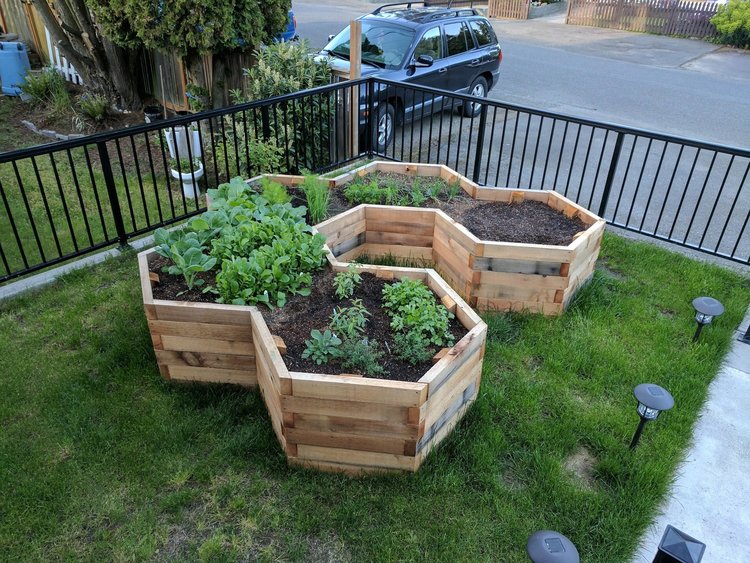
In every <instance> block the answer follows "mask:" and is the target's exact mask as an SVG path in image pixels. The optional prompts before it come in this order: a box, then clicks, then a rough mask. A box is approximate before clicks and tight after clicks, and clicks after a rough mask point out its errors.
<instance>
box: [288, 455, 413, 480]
mask: <svg viewBox="0 0 750 563" xmlns="http://www.w3.org/2000/svg"><path fill="white" fill-rule="evenodd" d="M287 461H288V463H289V465H292V466H295V467H300V468H303V469H314V470H316V471H325V472H326V473H342V474H344V475H348V476H350V477H359V476H361V475H368V474H375V473H377V474H380V473H384V474H385V473H403V472H404V470H402V469H385V468H382V467H365V466H362V465H352V464H345V463H327V462H324V461H313V460H311V459H300V458H298V457H296V455H295V456H294V457H290V458H288V460H287Z"/></svg>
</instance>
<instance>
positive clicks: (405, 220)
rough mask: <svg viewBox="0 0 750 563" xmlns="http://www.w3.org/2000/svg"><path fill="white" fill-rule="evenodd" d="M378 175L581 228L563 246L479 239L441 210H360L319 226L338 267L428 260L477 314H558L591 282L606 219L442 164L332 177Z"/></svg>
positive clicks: (381, 167)
mask: <svg viewBox="0 0 750 563" xmlns="http://www.w3.org/2000/svg"><path fill="white" fill-rule="evenodd" d="M375 172H380V173H390V174H405V175H411V176H425V177H440V178H442V179H443V180H445V181H446V182H448V183H452V182H458V184H459V185H460V187H461V189H462V191H463V193H464V194H466V195H467V196H469V197H471V198H473V199H475V200H478V201H484V202H501V203H508V204H517V203H521V202H529V201H531V202H541V203H543V204H544V205H546V206H548V207H550V208H552V209H553V210H555V211H557V212H559V213H561V214H563V215H564V216H565V217H567V218H572V219H577V220H579V221H580V222H581V224H582V230H581V231H579V232H577V233H576V234H575V235H574V236H573V240H572V242H570V243H569V244H566V245H551V244H531V243H520V242H503V241H492V240H481V239H480V238H479V237H477V236H475V235H474V234H472V233H471V232H470V231H469V229H467V228H466V227H465V226H464V225H462V224H461V223H459V222H457V221H455V220H453V219H452V218H451V217H449V216H448V214H446V213H445V212H443V211H442V210H439V209H429V208H412V207H397V206H383V205H360V206H358V207H355V208H353V209H350V210H348V211H346V212H344V213H341V214H339V215H337V216H335V217H333V218H331V219H328V220H327V221H324V222H323V223H320V224H319V225H317V229H318V231H319V232H320V233H322V234H323V235H324V236H325V237H326V240H327V242H328V245H329V247H330V248H331V251H332V252H333V254H334V256H336V258H337V259H338V260H339V261H341V262H348V261H351V260H355V259H357V258H358V257H360V256H362V255H367V256H369V257H379V256H383V255H392V256H395V257H397V258H408V259H417V260H424V261H429V262H432V263H434V264H435V266H436V268H437V270H438V271H439V272H440V274H441V275H442V276H443V278H444V279H445V280H446V281H448V282H449V283H450V284H451V286H453V288H454V289H456V291H458V293H459V294H460V295H461V296H463V297H464V298H465V299H466V300H467V301H468V302H469V304H470V305H472V306H475V307H476V308H477V309H479V310H514V311H521V310H526V311H531V312H540V313H544V314H548V315H556V314H560V313H562V312H563V311H564V310H565V308H566V307H567V305H568V304H569V303H570V301H571V299H572V297H573V296H574V295H575V293H576V291H577V290H578V289H579V288H580V287H581V286H582V285H583V284H584V283H585V282H586V281H587V280H588V279H589V278H590V277H591V275H592V274H593V272H594V266H595V264H596V260H597V258H598V255H599V248H600V245H601V240H602V235H603V232H604V226H605V222H604V221H603V220H602V219H600V218H599V217H597V216H596V215H594V214H593V213H591V212H590V211H588V210H586V209H584V208H583V207H581V206H579V205H577V204H576V203H574V202H572V201H570V200H569V199H567V198H565V197H563V196H561V195H560V194H558V193H556V192H554V191H546V190H545V191H539V190H516V189H508V188H483V187H480V186H478V185H477V184H475V183H474V182H472V181H470V180H468V179H467V178H465V177H463V176H461V175H460V174H457V173H456V172H454V171H453V170H451V169H450V168H448V167H446V166H442V165H423V164H404V163H393V162H373V163H370V164H368V165H365V166H363V167H361V168H358V169H356V170H353V171H351V172H348V173H346V174H343V175H341V176H338V177H337V178H334V179H333V180H332V183H333V184H334V185H335V186H342V185H344V184H346V183H348V182H351V181H352V180H354V179H356V178H358V177H361V176H365V175H367V174H372V173H375Z"/></svg>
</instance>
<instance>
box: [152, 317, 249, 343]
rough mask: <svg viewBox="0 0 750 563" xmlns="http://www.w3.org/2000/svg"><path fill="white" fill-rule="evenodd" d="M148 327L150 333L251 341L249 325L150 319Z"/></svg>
mask: <svg viewBox="0 0 750 563" xmlns="http://www.w3.org/2000/svg"><path fill="white" fill-rule="evenodd" d="M148 327H149V329H150V330H151V332H152V333H154V334H160V335H171V336H188V337H192V338H213V339H217V340H236V341H241V342H252V341H253V333H252V330H251V329H250V327H248V326H243V325H227V324H215V323H201V322H193V323H191V322H185V321H162V320H150V321H148Z"/></svg>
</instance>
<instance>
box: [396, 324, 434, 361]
mask: <svg viewBox="0 0 750 563" xmlns="http://www.w3.org/2000/svg"><path fill="white" fill-rule="evenodd" d="M393 352H394V355H395V356H396V357H397V358H400V359H402V360H404V361H405V362H408V363H410V364H411V365H413V366H415V365H417V364H421V363H424V362H427V361H429V360H430V359H431V358H432V356H433V354H432V351H431V350H430V342H429V341H428V340H427V338H426V337H425V336H424V335H423V334H422V333H420V332H418V331H416V330H412V331H409V332H407V333H402V334H399V335H397V336H396V339H395V343H394V350H393Z"/></svg>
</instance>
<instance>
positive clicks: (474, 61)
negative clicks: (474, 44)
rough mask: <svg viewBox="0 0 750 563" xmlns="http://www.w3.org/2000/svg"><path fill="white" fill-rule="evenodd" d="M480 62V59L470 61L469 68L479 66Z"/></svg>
mask: <svg viewBox="0 0 750 563" xmlns="http://www.w3.org/2000/svg"><path fill="white" fill-rule="evenodd" d="M481 62H482V59H473V60H472V61H471V62H470V63H469V66H479V65H480V63H481Z"/></svg>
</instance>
